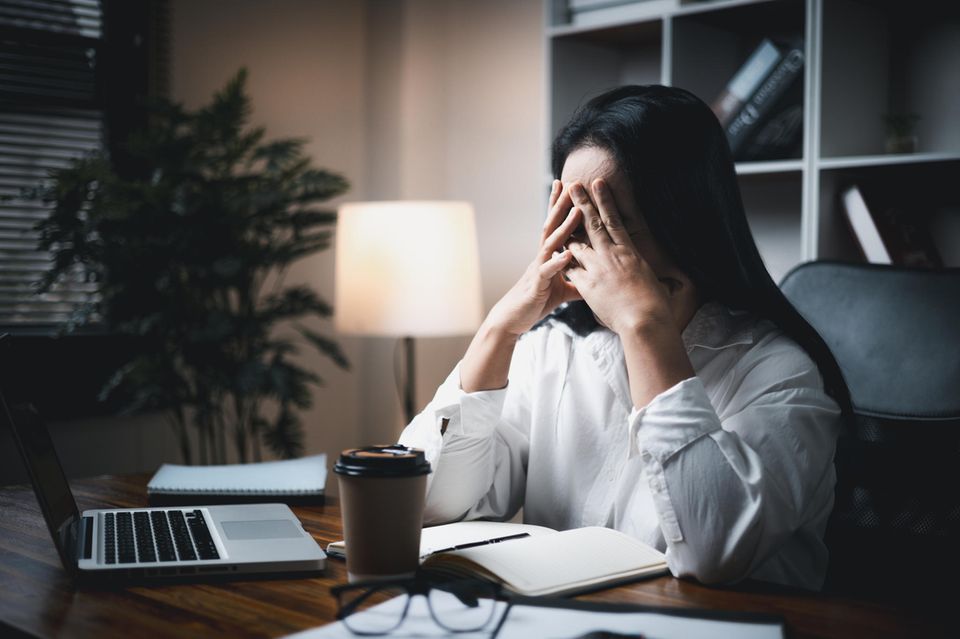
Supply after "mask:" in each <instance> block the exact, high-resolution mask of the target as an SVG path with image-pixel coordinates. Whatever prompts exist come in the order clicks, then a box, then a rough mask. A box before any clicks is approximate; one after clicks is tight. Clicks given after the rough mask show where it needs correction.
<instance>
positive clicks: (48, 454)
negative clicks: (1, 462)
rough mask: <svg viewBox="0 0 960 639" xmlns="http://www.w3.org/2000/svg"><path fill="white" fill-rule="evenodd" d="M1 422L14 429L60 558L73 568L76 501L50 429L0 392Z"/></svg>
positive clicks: (70, 568) (74, 559) (76, 513)
mask: <svg viewBox="0 0 960 639" xmlns="http://www.w3.org/2000/svg"><path fill="white" fill-rule="evenodd" d="M0 422H2V423H4V424H6V425H7V427H8V428H9V429H10V430H11V431H12V432H13V439H14V441H16V442H17V447H18V448H19V449H20V454H21V456H22V457H23V462H24V464H25V465H26V467H27V471H29V473H30V480H31V481H32V482H33V489H34V492H35V493H36V495H37V501H39V502H40V509H41V510H42V511H43V516H44V518H45V519H46V520H47V526H48V527H49V528H50V534H51V535H52V536H53V539H54V541H55V542H56V544H57V551H58V552H59V553H60V559H61V560H62V561H63V565H64V567H65V568H66V569H67V570H73V569H74V568H76V554H75V550H76V549H75V548H73V547H72V545H71V540H72V539H74V537H73V535H75V534H76V531H75V530H74V526H75V525H76V522H77V521H78V519H79V516H80V513H79V512H78V510H77V502H76V501H74V499H73V493H71V492H70V485H69V484H68V483H67V476H66V475H65V474H64V472H63V468H62V467H61V466H60V459H59V458H58V457H57V451H56V450H55V449H54V447H53V441H52V440H51V439H50V433H49V432H47V427H46V425H45V424H44V423H43V421H42V420H41V419H40V416H39V415H37V413H36V412H35V411H33V410H30V409H27V408H21V407H16V406H8V405H7V402H6V400H5V399H4V397H3V393H2V392H0Z"/></svg>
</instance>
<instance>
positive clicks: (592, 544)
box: [450, 527, 667, 595]
mask: <svg viewBox="0 0 960 639" xmlns="http://www.w3.org/2000/svg"><path fill="white" fill-rule="evenodd" d="M450 555H456V556H460V557H464V558H467V559H470V560H472V561H474V562H476V563H478V564H480V565H482V566H484V567H485V568H486V569H487V570H489V571H490V572H492V573H494V574H496V575H497V576H498V577H500V579H502V580H503V581H504V582H505V583H506V584H507V585H508V586H510V587H511V588H513V589H515V590H517V591H518V592H521V593H522V594H527V595H540V594H546V593H554V594H558V593H566V592H572V591H577V590H583V589H587V588H590V587H598V586H600V585H606V584H612V583H615V582H618V581H623V580H625V579H629V578H632V577H639V576H644V575H655V574H661V573H664V572H666V570H667V563H666V557H665V556H664V555H663V554H662V553H660V552H659V551H657V550H656V549H654V548H651V547H650V546H648V545H646V544H644V543H643V542H641V541H638V540H636V539H633V538H632V537H629V536H627V535H625V534H623V533H621V532H618V531H616V530H612V529H610V528H599V527H589V528H576V529H573V530H565V531H562V532H558V533H553V534H550V535H540V536H537V537H528V538H525V539H516V540H512V541H507V542H504V543H500V544H492V545H487V546H478V547H476V548H468V549H466V550H458V551H456V552H453V553H450Z"/></svg>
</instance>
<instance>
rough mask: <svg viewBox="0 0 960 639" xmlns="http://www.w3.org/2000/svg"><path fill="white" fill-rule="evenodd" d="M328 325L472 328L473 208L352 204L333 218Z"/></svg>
mask: <svg viewBox="0 0 960 639" xmlns="http://www.w3.org/2000/svg"><path fill="white" fill-rule="evenodd" d="M335 277H336V280H335V282H336V292H335V296H334V309H335V315H334V324H335V326H336V327H337V330H338V331H340V332H342V333H347V334H355V335H384V336H397V337H410V336H414V337H431V336H442V335H462V334H469V333H473V332H474V331H475V330H476V328H477V327H478V326H479V325H480V319H481V301H480V269H479V261H478V258H477V237H476V230H475V225H474V219H473V207H472V206H471V205H470V204H468V203H466V202H415V201H409V202H406V201H404V202H355V203H350V204H344V205H342V206H341V207H340V210H339V215H338V219H337V248H336V276H335Z"/></svg>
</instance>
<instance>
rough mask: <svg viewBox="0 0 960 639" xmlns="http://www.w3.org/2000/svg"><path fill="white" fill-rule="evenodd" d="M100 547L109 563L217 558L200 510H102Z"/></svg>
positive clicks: (217, 554)
mask: <svg viewBox="0 0 960 639" xmlns="http://www.w3.org/2000/svg"><path fill="white" fill-rule="evenodd" d="M103 548H104V557H105V559H106V562H107V563H108V564H133V563H144V562H155V561H177V560H180V561H188V560H194V559H219V558H220V553H218V552H217V547H216V545H215V544H214V543H213V536H212V535H211V534H210V529H209V528H208V527H207V522H206V520H205V519H204V517H203V512H202V511H200V510H152V511H145V510H139V511H120V512H115V513H114V512H111V513H104V516H103Z"/></svg>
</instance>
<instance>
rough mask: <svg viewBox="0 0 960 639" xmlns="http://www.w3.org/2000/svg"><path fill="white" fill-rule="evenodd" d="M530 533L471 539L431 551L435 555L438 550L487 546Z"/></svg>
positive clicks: (526, 535) (446, 550)
mask: <svg viewBox="0 0 960 639" xmlns="http://www.w3.org/2000/svg"><path fill="white" fill-rule="evenodd" d="M529 536H530V533H517V534H516V535H507V536H506V537H495V538H494V539H484V540H483V541H471V542H470V543H467V544H459V545H456V546H450V547H449V548H441V549H440V550H434V551H433V552H431V553H430V554H431V555H435V554H437V553H438V552H450V551H451V550H463V549H464V548H473V547H474V546H485V545H487V544H497V543H500V542H501V541H508V540H510V539H520V538H521V537H529Z"/></svg>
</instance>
